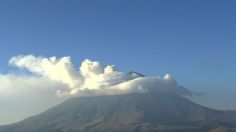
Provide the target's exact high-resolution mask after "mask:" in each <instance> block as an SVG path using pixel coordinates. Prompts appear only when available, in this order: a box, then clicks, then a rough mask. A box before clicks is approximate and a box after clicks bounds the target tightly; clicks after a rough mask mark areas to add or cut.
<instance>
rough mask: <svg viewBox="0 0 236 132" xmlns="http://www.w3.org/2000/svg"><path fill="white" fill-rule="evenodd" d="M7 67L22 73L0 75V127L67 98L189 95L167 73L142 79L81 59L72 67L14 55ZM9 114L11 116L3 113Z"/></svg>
mask: <svg viewBox="0 0 236 132" xmlns="http://www.w3.org/2000/svg"><path fill="white" fill-rule="evenodd" d="M9 64H10V65H11V66H14V67H16V68H18V69H20V70H27V71H29V72H31V74H28V72H23V73H24V74H19V73H18V72H17V73H18V74H14V73H13V72H10V73H8V74H0V84H1V86H0V106H1V111H0V117H2V118H1V119H0V124H3V123H4V124H5V123H11V122H14V121H18V120H21V119H23V118H25V117H27V116H31V115H34V114H37V113H39V112H42V111H44V110H46V109H47V108H49V107H51V106H53V105H56V104H58V103H61V102H63V101H64V100H66V99H67V98H69V97H71V96H96V95H114V94H129V93H145V92H148V91H151V92H156V93H168V94H177V95H186V94H191V92H189V91H188V90H187V89H185V88H184V87H181V86H179V85H178V84H177V82H176V80H175V79H174V78H173V77H171V75H170V74H166V75H165V76H164V77H146V76H144V75H142V74H140V73H137V72H129V73H124V72H119V71H117V70H116V68H115V65H108V66H103V65H102V64H101V63H100V62H98V61H91V60H89V59H85V60H84V61H83V62H82V63H81V66H80V67H78V68H77V67H75V65H74V64H73V63H72V62H71V59H70V57H62V58H56V57H49V58H46V57H42V56H39V57H37V56H34V55H26V56H22V55H21V56H15V57H12V58H11V59H10V61H9ZM7 113H11V114H7Z"/></svg>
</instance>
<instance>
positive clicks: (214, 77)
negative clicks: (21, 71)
mask: <svg viewBox="0 0 236 132" xmlns="http://www.w3.org/2000/svg"><path fill="white" fill-rule="evenodd" d="M235 4H236V1H234V0H228V1H224V0H221V1H219V0H208V1H205V0H198V1H195V0H180V1H174V0H173V1H170V0H160V1H159V0H148V1H147V0H99V1H98V0H70V1H65V0H64V1H62V0H50V1H49V0H38V1H32V0H21V1H19V0H2V1H0V49H1V52H0V72H1V73H7V72H8V71H9V70H11V68H9V66H8V60H9V59H10V58H11V57H12V56H15V55H19V54H34V55H36V56H37V55H43V56H58V57H61V56H67V55H69V56H71V57H72V60H73V62H75V63H76V65H78V66H79V65H80V62H81V61H82V60H83V59H85V58H90V59H92V60H99V61H101V62H102V63H104V64H105V65H106V64H115V65H117V68H118V69H119V70H120V71H130V70H134V71H138V72H141V73H143V74H146V75H164V74H165V73H171V74H172V75H173V76H174V77H175V78H176V79H177V80H178V82H180V84H182V85H186V86H187V87H192V88H195V89H198V88H199V89H201V88H200V87H204V89H205V88H207V89H211V88H215V87H219V88H224V89H227V88H230V89H232V88H235V86H236V83H235V82H236V78H235V74H236V69H235V68H236V52H235V49H236V37H235V35H236V26H235V23H236V8H235ZM202 89H203V88H202ZM200 91H201V90H200Z"/></svg>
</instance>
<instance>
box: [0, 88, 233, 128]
mask: <svg viewBox="0 0 236 132" xmlns="http://www.w3.org/2000/svg"><path fill="white" fill-rule="evenodd" d="M235 126H236V112H232V111H220V110H213V109H210V108H206V107H203V106H201V105H198V104H196V103H193V102H191V101H190V100H188V99H186V98H184V97H182V96H180V95H176V94H166V93H161V94H158V93H156V92H151V91H150V92H147V93H135V94H126V95H110V96H94V97H77V98H71V99H69V100H67V101H65V102H64V103H62V104H60V105H57V106H55V107H53V108H51V109H49V110H47V111H46V112H43V113H41V114H39V115H37V116H34V117H30V118H28V119H25V120H23V121H21V122H18V123H15V124H11V125H7V126H3V127H2V128H1V129H0V131H1V132H82V131H83V132H84V131H86V132H105V131H122V132H124V131H135V132H136V131H137V132H139V131H145V132H146V131H171V132H183V131H186V132H189V131H190V132H191V131H196V132H199V131H201V132H205V131H213V132H214V131H218V130H222V131H233V129H234V127H235Z"/></svg>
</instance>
